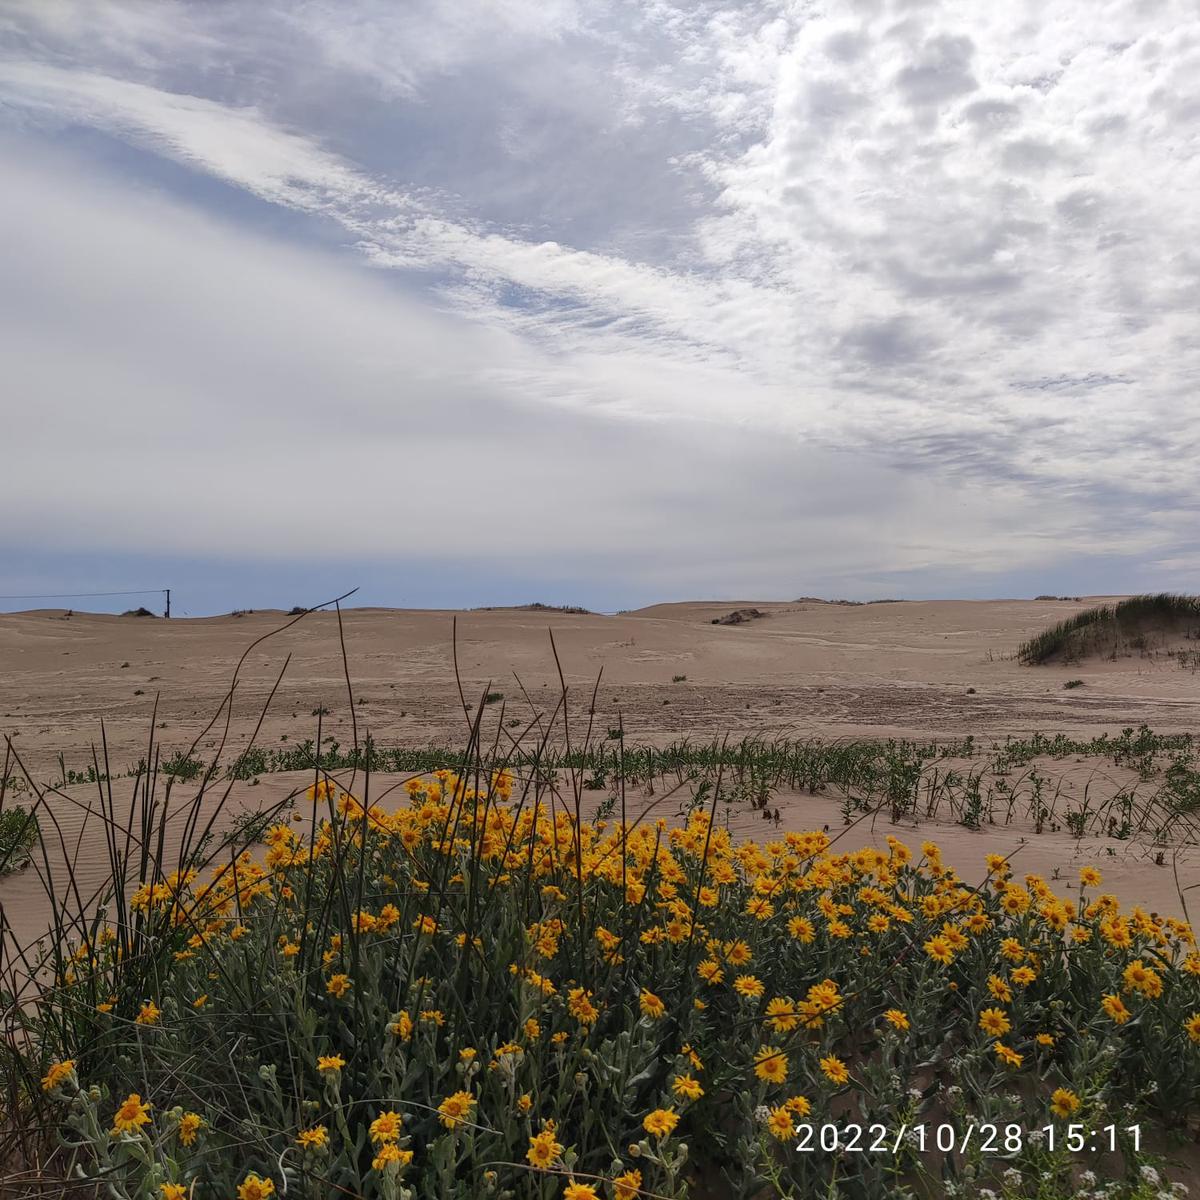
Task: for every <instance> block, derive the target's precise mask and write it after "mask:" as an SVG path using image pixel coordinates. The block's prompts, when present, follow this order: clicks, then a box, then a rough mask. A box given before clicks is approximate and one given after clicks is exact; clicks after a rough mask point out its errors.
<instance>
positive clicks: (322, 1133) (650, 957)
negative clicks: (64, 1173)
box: [42, 771, 1200, 1200]
mask: <svg viewBox="0 0 1200 1200" xmlns="http://www.w3.org/2000/svg"><path fill="white" fill-rule="evenodd" d="M517 784H518V781H517V780H516V779H515V778H514V776H513V775H512V774H511V773H508V772H503V771H502V772H495V773H493V774H492V775H491V776H490V777H485V778H484V779H483V780H480V779H478V778H475V779H467V778H466V777H460V776H458V775H455V774H453V773H451V772H448V771H440V772H436V773H435V774H434V775H432V776H430V777H428V778H419V779H413V780H411V781H410V782H409V783H408V786H407V788H406V795H405V802H404V803H402V804H400V805H399V806H396V807H385V806H382V805H378V804H371V805H369V806H368V805H364V804H363V803H362V802H360V801H359V800H358V799H357V798H355V797H354V796H352V795H350V794H347V793H346V792H343V791H341V790H340V789H336V788H335V787H334V786H333V785H332V784H331V783H329V782H327V781H325V780H322V781H321V783H320V784H318V785H317V789H318V790H317V791H315V792H314V790H312V789H310V796H309V799H310V800H312V801H314V802H316V803H320V802H322V801H323V802H325V803H326V804H327V806H328V815H327V816H326V817H325V818H323V819H322V820H320V821H318V822H317V823H316V824H315V826H313V827H312V828H311V829H310V830H309V831H308V835H307V836H303V835H302V834H301V833H300V832H298V831H297V829H296V828H295V827H294V823H280V824H279V825H277V826H275V827H273V828H272V829H271V830H269V832H268V833H267V835H266V847H267V848H266V853H265V855H263V856H262V859H261V861H259V860H258V858H257V857H256V856H255V855H254V854H252V853H250V852H246V853H243V854H240V855H235V856H233V857H232V858H231V859H227V860H226V861H224V862H222V863H221V864H220V865H218V866H216V868H215V869H213V870H211V871H207V872H201V871H200V870H198V869H197V868H196V867H189V868H187V869H186V870H181V871H177V872H175V873H174V874H172V875H170V876H168V877H166V878H162V879H154V880H147V881H146V882H144V883H142V884H141V885H140V886H139V887H138V888H137V889H136V891H135V892H134V893H133V896H132V898H131V899H130V902H129V909H130V916H129V921H130V922H131V923H132V922H136V923H137V930H138V937H139V938H141V942H140V946H141V953H140V955H139V957H138V958H137V960H136V961H135V960H134V959H132V958H131V957H130V956H129V955H128V954H127V952H126V950H125V947H126V946H127V945H128V943H129V937H130V934H129V927H128V926H126V927H121V926H120V925H119V924H118V925H117V926H115V927H112V928H109V927H104V928H101V929H100V930H99V931H98V932H97V934H96V936H95V938H94V942H93V943H92V944H88V945H86V946H83V947H80V948H78V949H77V952H76V953H75V954H73V955H72V956H71V969H70V971H69V972H68V973H66V974H64V976H63V978H62V979H60V981H59V987H58V988H57V989H56V990H55V992H54V993H53V994H52V996H51V997H50V998H49V999H48V1000H47V1001H46V1005H47V1008H48V1011H47V1014H46V1015H47V1020H46V1022H45V1025H44V1031H45V1038H46V1042H47V1045H48V1046H56V1048H57V1049H58V1050H59V1057H58V1059H57V1061H52V1062H48V1063H47V1064H45V1065H44V1068H43V1069H44V1072H45V1073H44V1078H43V1080H42V1083H43V1088H44V1091H45V1093H46V1094H47V1096H48V1097H50V1098H51V1099H52V1100H54V1101H55V1102H56V1103H57V1104H59V1105H60V1107H61V1113H62V1121H63V1125H64V1129H65V1130H67V1131H68V1136H69V1138H70V1140H71V1141H72V1143H73V1144H75V1145H76V1146H79V1147H82V1148H84V1149H85V1150H86V1151H87V1153H88V1154H89V1155H90V1159H89V1165H88V1167H87V1169H88V1170H92V1171H94V1172H96V1173H97V1174H100V1173H103V1175H104V1178H105V1179H106V1180H108V1181H110V1183H111V1186H113V1187H119V1188H121V1189H123V1191H122V1192H121V1194H122V1195H126V1196H129V1197H131V1198H136V1200H151V1198H154V1197H161V1198H166V1200H172V1198H173V1197H177V1196H182V1195H187V1196H195V1197H197V1198H198V1200H208V1198H212V1200H218V1198H224V1200H232V1198H233V1197H235V1196H236V1197H237V1200H265V1198H266V1197H269V1196H273V1195H277V1194H282V1193H284V1192H285V1191H286V1193H287V1194H289V1195H293V1196H295V1195H300V1196H314V1197H315V1196H325V1195H330V1194H334V1193H335V1192H338V1193H343V1192H344V1193H347V1194H355V1195H362V1196H380V1197H387V1198H388V1200H405V1198H415V1197H420V1196H427V1195H437V1196H441V1197H448V1198H453V1197H463V1198H464V1200H465V1198H466V1197H474V1196H483V1195H493V1194H494V1195H496V1196H505V1195H507V1196H513V1197H517V1196H538V1197H548V1196H551V1195H553V1196H559V1195H561V1196H563V1197H566V1198H567V1200H592V1198H595V1197H606V1198H608V1197H618V1198H620V1200H632V1198H633V1197H635V1196H638V1195H641V1194H643V1193H644V1194H651V1195H656V1196H660V1197H676V1196H683V1195H684V1194H685V1192H686V1191H687V1189H688V1188H689V1186H693V1185H694V1181H695V1179H697V1178H701V1177H705V1176H708V1175H712V1173H713V1172H714V1171H719V1172H722V1173H724V1176H725V1177H726V1178H729V1179H731V1180H733V1181H734V1185H735V1186H736V1187H737V1188H739V1189H741V1191H740V1192H739V1193H738V1194H747V1195H750V1194H759V1192H760V1191H762V1190H763V1189H764V1188H766V1187H767V1185H771V1186H774V1187H778V1188H780V1189H782V1192H783V1194H790V1193H789V1190H791V1191H794V1192H795V1194H806V1193H805V1189H808V1188H811V1189H814V1190H819V1191H820V1192H821V1194H825V1192H826V1191H828V1185H829V1180H830V1175H829V1173H830V1171H831V1170H833V1169H834V1167H833V1166H831V1160H830V1158H829V1157H828V1156H812V1155H802V1154H796V1153H794V1152H793V1151H792V1148H791V1146H790V1145H789V1143H790V1142H791V1141H792V1140H793V1136H794V1135H793V1131H794V1128H795V1126H796V1124H797V1122H799V1121H801V1120H813V1119H816V1118H818V1117H819V1118H821V1119H829V1120H838V1119H841V1118H843V1117H845V1115H846V1114H847V1113H858V1114H860V1116H862V1117H866V1118H868V1119H870V1120H875V1121H879V1122H881V1123H883V1124H885V1125H887V1126H889V1127H895V1126H898V1125H899V1124H900V1123H901V1122H902V1121H909V1122H912V1121H914V1120H916V1119H919V1117H920V1114H921V1113H922V1112H923V1111H925V1110H926V1109H927V1108H928V1107H929V1106H932V1105H936V1104H944V1103H946V1097H947V1096H953V1097H954V1104H955V1105H956V1106H957V1111H958V1112H959V1113H960V1114H961V1115H964V1116H970V1117H972V1118H973V1119H976V1120H986V1119H993V1120H995V1119H1005V1120H1012V1121H1022V1122H1023V1123H1024V1124H1025V1125H1026V1126H1027V1127H1030V1128H1033V1127H1036V1126H1038V1125H1043V1124H1045V1123H1047V1122H1050V1121H1066V1120H1068V1119H1071V1120H1078V1119H1080V1117H1081V1115H1082V1116H1086V1117H1087V1118H1088V1119H1092V1118H1093V1117H1094V1118H1095V1119H1096V1120H1097V1121H1099V1122H1100V1123H1103V1124H1107V1123H1110V1122H1111V1121H1112V1120H1113V1119H1114V1118H1115V1117H1116V1116H1117V1114H1121V1115H1122V1117H1124V1115H1126V1114H1128V1113H1130V1112H1132V1111H1133V1107H1132V1106H1135V1105H1136V1106H1137V1108H1138V1111H1139V1112H1140V1113H1143V1114H1149V1115H1154V1116H1155V1117H1156V1119H1158V1120H1160V1121H1162V1122H1167V1121H1182V1120H1185V1119H1186V1117H1187V1116H1188V1114H1189V1111H1190V1110H1191V1109H1192V1108H1194V1106H1195V1097H1196V1095H1197V1094H1198V1085H1200V954H1198V953H1197V951H1196V948H1195V945H1194V941H1193V937H1192V933H1191V930H1190V928H1189V927H1188V926H1187V925H1186V924H1185V923H1183V922H1180V921H1176V920H1174V919H1172V918H1169V917H1163V916H1160V915H1156V914H1152V913H1148V912H1145V911H1143V910H1141V909H1138V908H1134V909H1132V910H1131V911H1128V912H1125V911H1123V910H1122V909H1121V907H1120V906H1119V905H1118V903H1117V901H1116V899H1115V898H1114V897H1112V896H1111V895H1107V894H1104V893H1102V892H1099V891H1098V890H1097V889H1099V888H1100V887H1101V886H1102V879H1101V876H1100V873H1099V872H1098V871H1096V870H1095V869H1094V868H1090V867H1088V868H1085V869H1084V870H1083V871H1082V872H1081V873H1080V876H1079V890H1078V891H1077V892H1076V897H1077V898H1067V897H1063V896H1059V895H1058V894H1056V892H1055V891H1054V890H1053V889H1052V887H1051V886H1050V884H1049V883H1048V882H1047V881H1046V880H1044V879H1042V878H1039V877H1037V876H1034V875H1026V876H1024V877H1023V878H1017V877H1014V875H1013V874H1012V872H1011V869H1010V864H1009V863H1008V862H1007V861H1006V860H1004V859H1002V858H999V857H994V856H993V857H990V858H989V860H988V863H987V875H986V879H985V881H984V883H983V884H982V885H981V886H969V885H968V884H967V883H965V882H964V881H963V880H962V879H961V878H960V877H959V875H958V874H957V873H956V872H955V870H954V869H953V868H952V867H951V866H950V865H949V864H947V863H945V862H944V861H943V858H942V854H941V852H940V851H939V849H938V847H937V846H936V845H934V844H932V843H925V844H924V845H922V846H921V847H920V848H919V850H914V849H912V848H910V847H909V846H907V845H906V844H904V843H903V842H901V841H899V840H898V839H896V838H892V837H889V838H887V840H886V843H885V845H882V846H880V847H868V848H864V849H859V850H856V851H853V852H845V851H843V850H841V849H839V848H838V847H837V846H836V845H835V844H833V843H831V840H830V838H829V836H828V835H827V834H825V833H819V832H811V833H787V834H781V835H780V836H778V837H777V838H775V839H774V840H771V841H768V842H766V843H765V844H761V843H758V842H754V841H744V842H741V843H738V842H735V841H734V839H733V838H732V837H731V836H730V834H729V832H728V831H727V830H726V829H723V828H721V827H720V826H719V825H718V824H717V823H716V822H715V820H714V819H713V817H712V815H711V814H710V815H705V814H703V813H693V814H692V815H691V816H690V817H689V818H688V819H687V820H686V822H684V823H682V824H680V825H678V826H676V827H671V826H669V825H668V824H667V823H666V822H665V821H661V820H660V821H655V822H650V821H647V822H638V823H634V824H632V825H630V826H628V827H625V826H622V825H620V824H612V823H610V822H607V821H605V820H595V821H590V822H588V821H576V819H575V818H574V816H573V815H572V814H571V813H570V812H568V811H567V810H566V809H565V808H564V807H563V806H562V805H561V804H556V803H552V802H551V797H550V796H548V795H546V794H543V793H541V792H539V791H537V790H536V786H535V785H534V784H532V783H530V784H522V785H521V789H520V794H516V793H517ZM538 786H540V785H538ZM147 963H151V964H153V969H148V968H147ZM147 992H149V993H150V994H146V993H147ZM98 997H103V999H97V998H98ZM52 1005H53V1006H56V1007H55V1010H54V1011H55V1012H59V1013H61V1012H65V1011H68V1010H69V1011H72V1012H78V1011H80V1010H82V1009H86V1010H87V1013H88V1018H87V1020H86V1021H84V1022H79V1021H76V1022H74V1023H68V1022H63V1021H55V1020H52V1019H50V1018H51V1017H52V1016H53V1013H51V1012H50V1011H49V1007H50V1006H52ZM64 1028H66V1029H71V1030H73V1031H74V1032H73V1034H72V1039H71V1040H70V1041H69V1042H68V1041H65V1040H60V1041H59V1042H58V1043H55V1042H54V1040H53V1039H54V1031H55V1030H58V1031H61V1030H62V1029H64ZM58 1036H59V1037H60V1038H61V1033H59V1035H58ZM1124 1123H1126V1124H1128V1123H1129V1122H1127V1121H1126V1122H1124ZM715 1130H720V1136H719V1137H715V1136H713V1131H715ZM906 1156H907V1157H906ZM861 1159H862V1161H861V1162H857V1163H850V1164H848V1165H846V1164H843V1165H842V1166H840V1167H838V1168H837V1169H838V1170H839V1171H840V1172H841V1174H840V1176H839V1178H840V1179H841V1181H842V1186H843V1187H848V1188H850V1190H849V1191H847V1192H846V1194H862V1195H864V1196H869V1195H873V1194H885V1192H884V1191H880V1190H878V1189H881V1188H885V1187H886V1186H887V1184H886V1181H885V1177H884V1175H883V1174H882V1172H885V1171H890V1172H901V1173H903V1172H908V1173H909V1174H911V1175H913V1176H916V1175H918V1174H919V1173H920V1172H921V1171H922V1170H923V1169H924V1166H923V1163H922V1161H921V1159H920V1157H919V1154H918V1153H917V1152H916V1151H907V1150H905V1151H902V1152H901V1153H900V1154H899V1155H898V1156H897V1157H896V1158H894V1159H893V1160H891V1161H889V1162H888V1163H887V1164H886V1165H881V1163H880V1162H879V1161H878V1160H876V1159H871V1158H868V1157H867V1156H861ZM1005 1165H1006V1169H1007V1170H1010V1171H1012V1170H1017V1171H1018V1173H1019V1171H1020V1169H1021V1164H1020V1163H1018V1164H1016V1165H1013V1164H1005ZM1036 1169H1037V1170H1038V1171H1040V1172H1042V1173H1045V1172H1046V1171H1047V1170H1060V1171H1065V1172H1069V1171H1070V1170H1071V1168H1070V1166H1069V1165H1068V1164H1066V1163H1058V1164H1054V1163H1051V1164H1050V1166H1049V1167H1048V1166H1047V1164H1046V1162H1045V1161H1039V1162H1038V1163H1037V1164H1036ZM887 1178H889V1179H893V1180H894V1175H889V1176H887ZM855 1187H857V1188H859V1189H860V1190H859V1191H858V1192H855V1191H854V1190H853V1188H855ZM872 1189H876V1190H874V1191H873V1190H872ZM764 1194H765V1193H764ZM772 1194H773V1193H772Z"/></svg>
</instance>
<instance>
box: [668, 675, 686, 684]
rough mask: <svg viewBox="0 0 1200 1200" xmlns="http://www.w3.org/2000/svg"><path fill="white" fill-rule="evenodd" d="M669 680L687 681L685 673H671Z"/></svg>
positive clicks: (675, 681)
mask: <svg viewBox="0 0 1200 1200" xmlns="http://www.w3.org/2000/svg"><path fill="white" fill-rule="evenodd" d="M671 682H672V683H687V676H686V675H672V676H671Z"/></svg>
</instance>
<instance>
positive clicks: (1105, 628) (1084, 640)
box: [1017, 592, 1200, 664]
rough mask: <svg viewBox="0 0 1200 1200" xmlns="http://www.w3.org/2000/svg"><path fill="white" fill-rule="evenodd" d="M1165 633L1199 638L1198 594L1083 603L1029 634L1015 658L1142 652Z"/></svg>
mask: <svg viewBox="0 0 1200 1200" xmlns="http://www.w3.org/2000/svg"><path fill="white" fill-rule="evenodd" d="M1171 637H1185V638H1194V637H1200V597H1196V596H1180V595H1176V594H1174V593H1172V592H1159V593H1157V594H1156V595H1147V596H1130V597H1129V599H1127V600H1121V601H1118V602H1117V603H1116V604H1100V605H1097V606H1096V607H1095V608H1086V609H1084V610H1083V611H1082V612H1078V613H1075V615H1074V616H1071V617H1068V618H1067V619H1066V620H1064V621H1059V622H1058V624H1057V625H1052V626H1051V627H1050V628H1049V629H1046V630H1044V631H1043V632H1041V633H1039V634H1037V635H1036V636H1034V637H1032V638H1030V639H1029V640H1028V641H1027V642H1025V643H1023V644H1022V645H1021V647H1020V649H1019V650H1018V651H1017V657H1018V658H1019V659H1020V660H1021V661H1022V662H1024V663H1031V664H1038V663H1046V662H1051V661H1061V662H1075V661H1077V660H1079V659H1081V658H1084V657H1086V656H1087V655H1089V654H1107V655H1108V656H1109V657H1112V658H1116V657H1118V656H1121V655H1128V654H1132V653H1135V652H1137V653H1146V652H1147V651H1149V650H1151V649H1153V648H1154V645H1155V643H1158V644H1159V645H1162V644H1164V643H1165V641H1166V640H1167V639H1169V638H1171Z"/></svg>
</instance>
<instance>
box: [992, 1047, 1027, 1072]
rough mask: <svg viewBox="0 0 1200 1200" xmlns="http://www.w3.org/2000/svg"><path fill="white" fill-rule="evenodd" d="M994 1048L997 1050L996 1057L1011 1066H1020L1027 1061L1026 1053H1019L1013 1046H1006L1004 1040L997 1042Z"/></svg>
mask: <svg viewBox="0 0 1200 1200" xmlns="http://www.w3.org/2000/svg"><path fill="white" fill-rule="evenodd" d="M992 1049H993V1050H995V1051H996V1057H997V1058H998V1059H999V1060H1000V1061H1001V1062H1002V1063H1007V1064H1008V1066H1010V1067H1019V1066H1020V1065H1021V1064H1022V1063H1023V1062H1024V1061H1025V1057H1024V1055H1021V1054H1018V1053H1017V1052H1016V1051H1015V1050H1014V1049H1013V1048H1012V1047H1011V1046H1006V1045H1005V1044H1004V1043H1003V1042H997V1043H996V1044H995V1046H993V1047H992Z"/></svg>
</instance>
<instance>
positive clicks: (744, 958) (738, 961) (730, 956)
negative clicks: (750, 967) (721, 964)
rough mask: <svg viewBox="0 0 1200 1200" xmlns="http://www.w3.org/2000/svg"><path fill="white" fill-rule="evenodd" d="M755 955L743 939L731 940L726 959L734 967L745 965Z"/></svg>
mask: <svg viewBox="0 0 1200 1200" xmlns="http://www.w3.org/2000/svg"><path fill="white" fill-rule="evenodd" d="M753 957H754V956H753V955H752V954H751V953H750V947H749V946H747V945H746V943H745V942H743V941H737V942H730V943H729V946H728V947H727V948H726V950H725V961H726V962H727V963H729V965H730V966H732V967H744V966H745V965H746V964H747V963H748V962H749V961H750V960H751V958H753Z"/></svg>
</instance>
